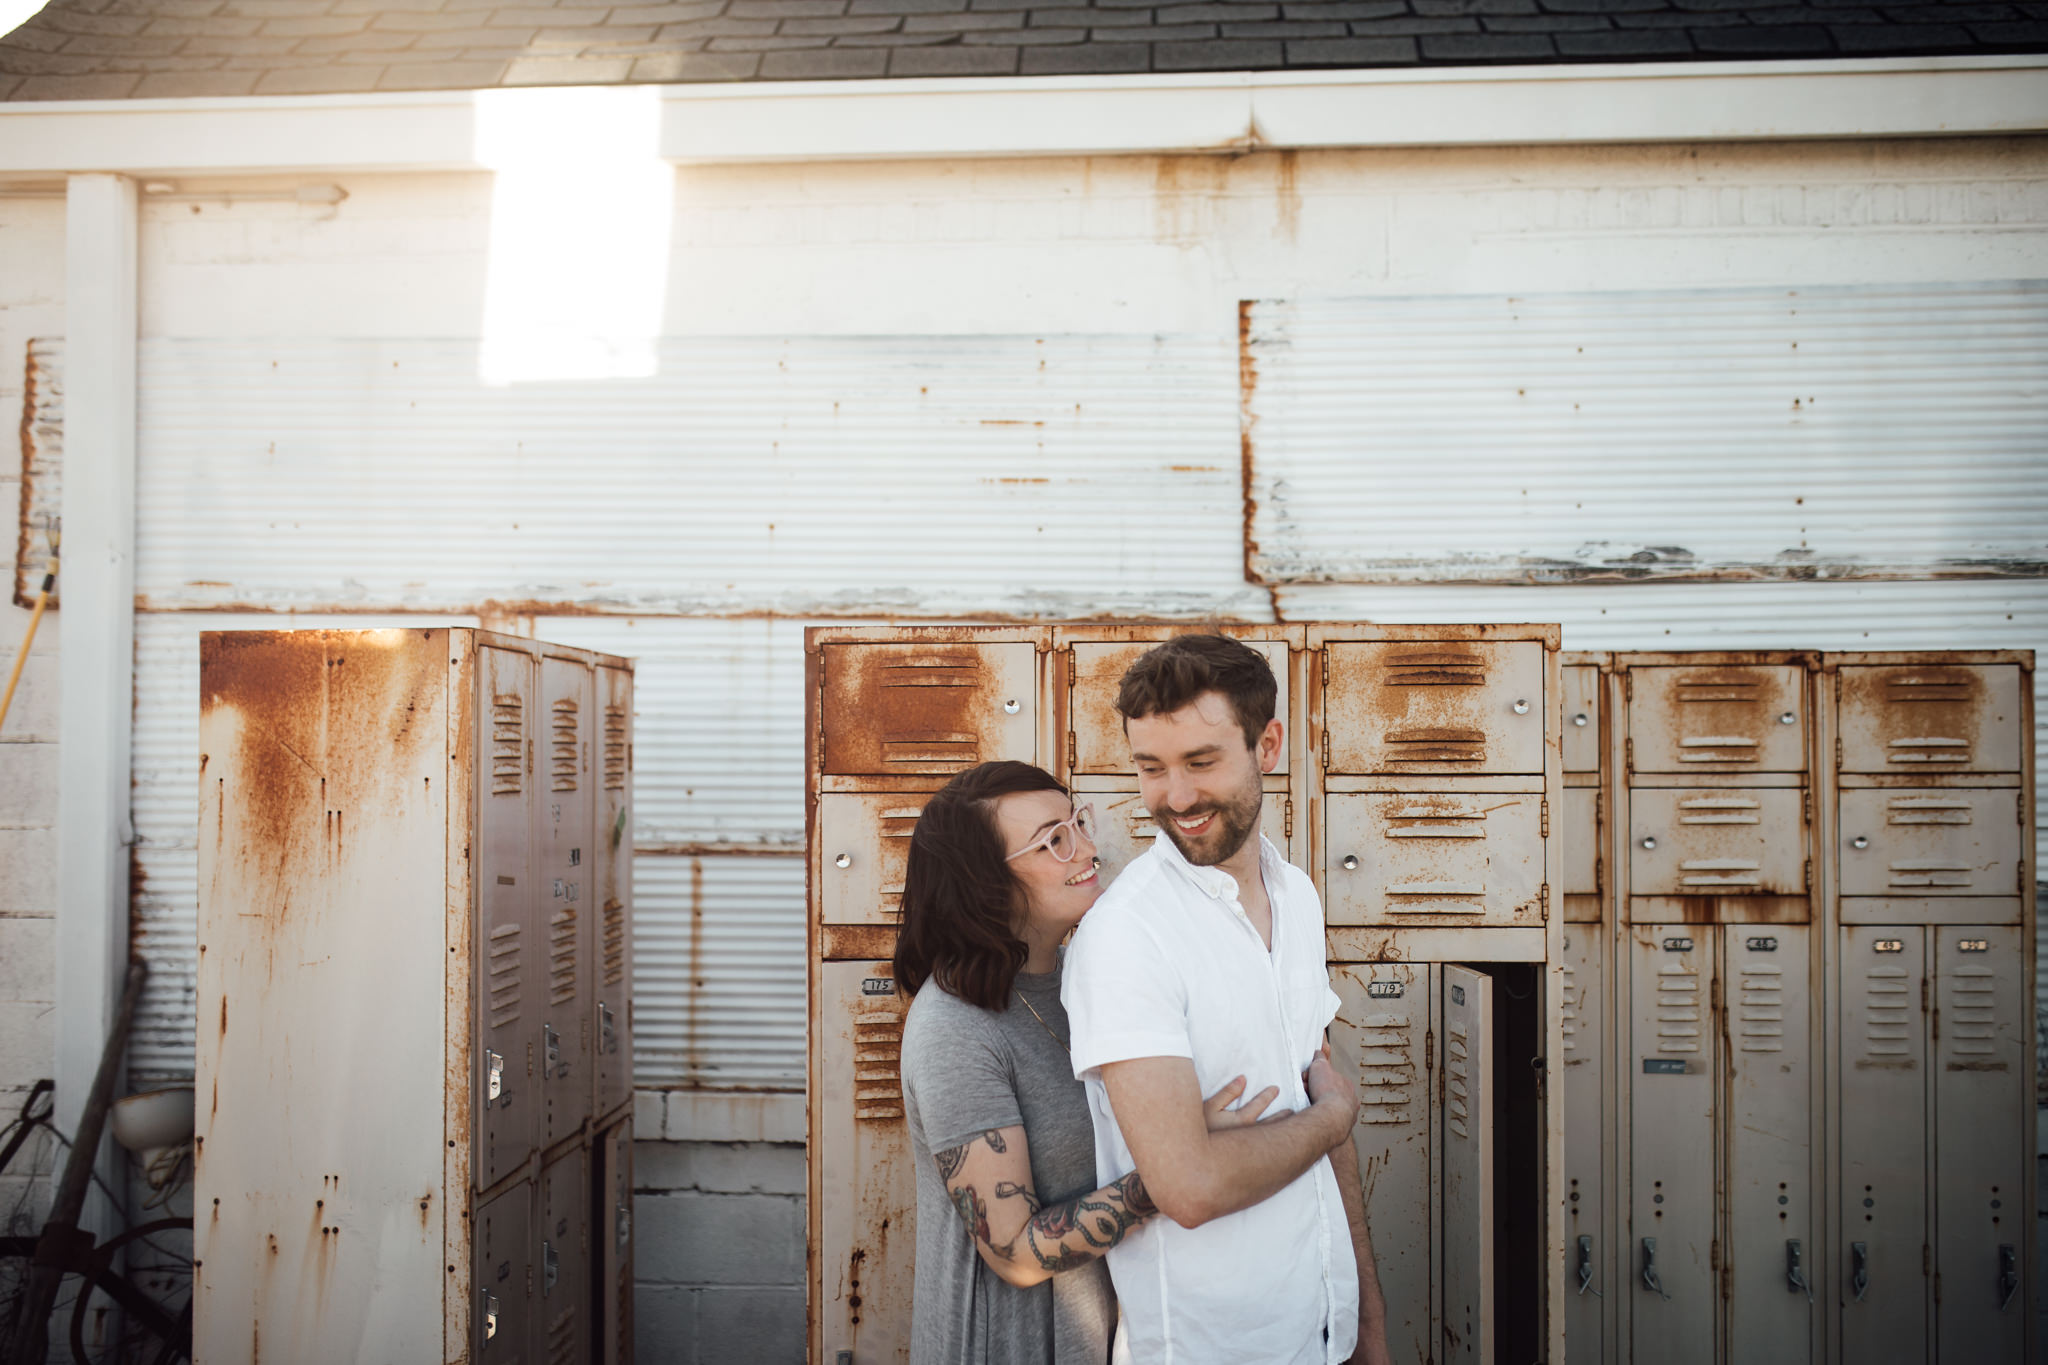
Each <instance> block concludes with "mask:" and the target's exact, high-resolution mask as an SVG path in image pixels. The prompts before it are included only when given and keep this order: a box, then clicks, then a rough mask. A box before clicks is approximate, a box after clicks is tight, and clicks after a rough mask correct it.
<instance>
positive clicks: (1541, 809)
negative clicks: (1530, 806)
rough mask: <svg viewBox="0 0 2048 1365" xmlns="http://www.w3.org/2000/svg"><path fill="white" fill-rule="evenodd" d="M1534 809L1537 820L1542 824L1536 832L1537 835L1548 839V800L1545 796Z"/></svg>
mask: <svg viewBox="0 0 2048 1365" xmlns="http://www.w3.org/2000/svg"><path fill="white" fill-rule="evenodd" d="M1536 809H1537V818H1538V819H1539V820H1540V821H1541V822H1542V825H1543V828H1541V829H1540V830H1538V831H1537V833H1538V834H1540V835H1542V836H1543V837H1544V838H1546V839H1548V838H1549V837H1550V798H1549V797H1547V796H1546V797H1544V798H1543V800H1542V801H1541V802H1540V803H1539V804H1538V805H1537V807H1536Z"/></svg>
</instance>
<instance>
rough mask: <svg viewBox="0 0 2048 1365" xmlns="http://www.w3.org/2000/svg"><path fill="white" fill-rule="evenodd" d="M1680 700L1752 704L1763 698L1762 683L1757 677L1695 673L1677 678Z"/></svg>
mask: <svg viewBox="0 0 2048 1365" xmlns="http://www.w3.org/2000/svg"><path fill="white" fill-rule="evenodd" d="M1677 699H1678V700H1679V701H1682V702H1710V703H1715V704H1719V703H1722V702H1736V703H1738V704H1747V705H1751V706H1754V705H1756V704H1758V703H1759V702H1761V701H1762V700H1763V699H1764V685H1763V681H1762V680H1761V679H1759V678H1751V677H1744V676H1742V675H1740V674H1737V675H1734V676H1726V675H1717V674H1713V673H1695V674H1693V675H1692V676H1690V677H1685V678H1680V679H1679V680H1678V697H1677Z"/></svg>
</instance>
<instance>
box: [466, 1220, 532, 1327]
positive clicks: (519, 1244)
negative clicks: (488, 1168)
mask: <svg viewBox="0 0 2048 1365" xmlns="http://www.w3.org/2000/svg"><path fill="white" fill-rule="evenodd" d="M534 1212H535V1195H534V1189H533V1185H532V1184H531V1182H528V1181H521V1182H519V1183H518V1184H516V1185H513V1186H512V1187H511V1188H509V1189H507V1190H505V1191H503V1192H502V1193H500V1194H499V1195H497V1196H496V1197H495V1198H492V1199H490V1200H488V1201H487V1202H485V1203H484V1204H482V1205H480V1206H479V1207H478V1208H477V1211H476V1216H475V1222H476V1240H475V1241H474V1243H473V1244H472V1247H473V1252H472V1254H473V1258H474V1259H473V1261H472V1264H471V1268H470V1283H471V1284H472V1285H474V1286H475V1290H476V1302H475V1303H474V1304H473V1305H472V1306H471V1308H470V1318H469V1320H470V1325H471V1331H470V1343H471V1350H472V1352H473V1353H474V1358H475V1360H476V1361H477V1365H526V1362H528V1361H531V1360H533V1358H534V1355H535V1352H533V1351H532V1350H531V1345H532V1338H533V1326H532V1324H533V1245H534V1239H533V1220H534Z"/></svg>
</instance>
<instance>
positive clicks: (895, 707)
mask: <svg viewBox="0 0 2048 1365" xmlns="http://www.w3.org/2000/svg"><path fill="white" fill-rule="evenodd" d="M1186 629H1188V627H1182V626H1173V625H1162V624H1157V623H1143V624H1140V623H1114V622H1111V623H1101V622H1096V623H1085V624H1072V625H1060V626H1051V627H1045V628H1040V629H1018V628H970V627H906V628H830V629H823V628H821V629H814V630H812V631H810V632H809V633H808V635H807V637H806V646H805V647H806V658H807V666H808V670H809V671H808V685H807V698H808V705H809V714H808V719H807V733H808V734H809V736H810V737H811V739H810V744H809V746H808V747H809V754H808V777H809V781H810V790H811V793H812V797H813V800H812V806H811V816H810V822H809V852H810V942H811V1010H812V1013H811V1051H810V1065H811V1094H812V1097H813V1103H812V1105H811V1120H810V1122H811V1128H810V1139H811V1146H810V1150H811V1167H810V1190H811V1200H810V1218H811V1227H810V1238H811V1242H810V1246H811V1258H810V1266H811V1285H810V1294H811V1315H810V1316H811V1333H812V1335H811V1349H812V1353H813V1358H814V1359H816V1360H819V1361H823V1362H827V1363H828V1365H840V1362H841V1361H848V1362H851V1365H867V1362H871V1361H900V1360H904V1359H907V1338H908V1332H909V1320H910V1293H911V1282H910V1252H911V1248H912V1247H913V1245H914V1240H915V1234H914V1229H913V1226H912V1222H913V1215H914V1197H913V1188H914V1187H913V1184H912V1177H913V1169H912V1167H911V1165H910V1158H909V1152H908V1148H907V1134H906V1133H905V1130H904V1123H903V1119H902V1092H901V1078H900V1074H899V1064H900V1048H901V1036H902V1022H901V1021H902V1012H903V1009H904V1007H905V1004H906V1002H905V1001H903V1000H902V999H901V998H900V996H899V995H898V993H897V990H896V983H895V981H894V980H893V978H892V977H891V975H890V972H889V957H890V955H891V953H892V951H893V947H894V937H895V925H896V923H897V915H898V911H899V904H900V898H901V894H902V885H903V870H904V866H905V859H906V853H907V849H908V841H909V837H910V833H911V830H912V829H913V828H914V827H915V824H916V821H917V817H918V814H919V812H920V811H921V810H922V808H923V803H924V802H925V800H926V799H928V797H929V796H930V794H931V793H932V792H933V791H935V790H937V788H938V787H939V786H940V785H942V784H943V783H944V782H945V780H946V778H947V777H949V776H950V775H952V774H953V773H956V772H959V771H961V770H963V769H965V768H967V767H969V766H971V765H972V764H974V763H978V762H981V761H984V760H988V759H995V758H1016V759H1023V760H1026V761H1033V762H1037V763H1039V764H1040V766H1042V767H1045V768H1047V769H1048V770H1050V771H1052V772H1053V773H1054V774H1055V775H1056V776H1058V777H1059V778H1060V779H1061V780H1062V781H1065V782H1067V783H1069V784H1070V786H1071V787H1072V789H1073V790H1074V792H1075V795H1076V799H1077V800H1081V801H1087V802H1092V803H1093V804H1094V806H1095V808H1096V812H1097V814H1098V816H1099V817H1100V825H1101V830H1102V832H1101V836H1100V839H1099V849H1100V853H1101V856H1102V858H1103V860H1104V863H1105V867H1106V868H1107V869H1108V870H1110V871H1111V872H1114V871H1116V870H1120V869H1121V868H1122V867H1123V866H1124V865H1125V864H1127V863H1128V862H1129V860H1130V859H1131V858H1134V857H1136V856H1138V855H1139V854H1141V853H1142V852H1143V851H1144V850H1145V848H1146V847H1147V846H1148V843H1149V841H1150V840H1151V839H1152V838H1153V837H1155V835H1156V833H1157V826H1156V824H1155V823H1154V822H1153V820H1152V816H1151V813H1150V812H1149V811H1147V810H1146V809H1145V808H1144V804H1143V801H1142V799H1141V798H1140V796H1139V793H1138V784H1137V781H1136V777H1135V775H1134V773H1133V772H1132V769H1131V764H1130V761H1129V757H1128V750H1127V748H1126V746H1125V741H1124V737H1123V732H1122V724H1121V720H1120V718H1119V717H1118V716H1117V714H1116V712H1115V709H1114V697H1115V692H1116V687H1117V683H1118V681H1119V680H1120V679H1121V677H1122V674H1123V671H1124V669H1125V668H1127V667H1128V666H1129V664H1130V662H1131V661H1132V660H1133V659H1135V658H1136V657H1137V656H1138V655H1139V654H1140V653H1142V652H1143V650H1144V649H1146V648H1148V647H1149V646H1150V645H1151V644H1152V643H1154V642H1156V641H1160V640H1164V639H1166V638H1168V637H1170V636H1172V635H1175V634H1179V633H1182V632H1183V631H1184V630H1186ZM1223 629H1224V630H1225V631H1226V632H1227V633H1229V634H1231V635H1233V636H1235V637H1236V638H1239V639H1242V640H1244V641H1245V642H1246V643H1248V644H1250V645H1251V646H1252V647H1253V648H1255V649H1258V650H1260V651H1261V652H1262V653H1264V654H1265V655H1266V657H1267V659H1268V660H1269V661H1270V662H1271V664H1272V665H1273V669H1274V674H1275V679H1276V681H1277V683H1278V684H1279V697H1278V700H1277V703H1276V710H1277V714H1278V715H1279V716H1280V718H1281V719H1282V720H1283V721H1284V722H1285V724H1286V726H1287V730H1288V741H1287V744H1286V746H1285V750H1284V754H1283V756H1282V760H1281V762H1280V763H1279V764H1278V765H1277V767H1276V770H1275V771H1274V772H1273V773H1271V774H1268V775H1267V777H1266V779H1265V782H1264V797H1265V799H1264V804H1263V808H1262V813H1261V820H1262V825H1261V828H1262V830H1263V832H1264V833H1265V835H1266V837H1267V838H1269V839H1271V840H1272V841H1273V842H1274V844H1275V845H1276V846H1277V847H1279V848H1280V849H1281V850H1282V851H1283V852H1284V853H1285V854H1286V855H1287V856H1288V857H1289V858H1290V859H1291V860H1292V861H1293V862H1295V863H1296V864H1297V865H1298V866H1301V867H1303V868H1305V869H1307V870H1308V871H1309V872H1310V874H1311V876H1312V877H1313V878H1314V879H1315V881H1316V883H1317V885H1318V888H1319V890H1320V891H1321V893H1322V895H1323V898H1324V905H1325V910H1326V917H1327V920H1328V922H1329V925H1330V944H1329V952H1330V961H1331V966H1332V982H1333V985H1334V986H1335V987H1336V989H1337V991H1338V993H1339V995H1340V997H1341V999H1342V1000H1343V1002H1344V1004H1343V1007H1342V1009H1341V1010H1340V1013H1339V1016H1338V1019H1337V1021H1336V1022H1335V1024H1334V1025H1333V1026H1332V1029H1331V1034H1332V1042H1333V1046H1334V1050H1335V1051H1337V1052H1338V1053H1339V1054H1340V1056H1342V1057H1343V1058H1345V1059H1346V1061H1347V1064H1349V1065H1351V1066H1354V1067H1355V1068H1356V1069H1357V1074H1358V1079H1359V1084H1360V1090H1361V1100H1362V1103H1361V1120H1360V1123H1359V1127H1358V1130H1357V1132H1356V1134H1355V1144H1354V1145H1355V1149H1356V1152H1357V1156H1358V1161H1359V1164H1360V1170H1361V1175H1362V1183H1363V1185H1364V1186H1365V1188H1366V1189H1367V1190H1368V1191H1369V1194H1368V1202H1367V1218H1368V1221H1369V1223H1370V1225H1371V1228H1372V1230H1373V1239H1374V1246H1375V1250H1376V1253H1377V1260H1378V1269H1379V1271H1380V1274H1381V1277H1382V1280H1383V1283H1384V1285H1385V1286H1386V1293H1387V1296H1388V1300H1389V1310H1390V1314H1391V1315H1392V1318H1393V1324H1392V1331H1391V1336H1392V1337H1393V1339H1394V1345H1395V1350H1396V1359H1400V1360H1413V1361H1415V1362H1417V1365H1422V1362H1426V1361H1430V1360H1432V1359H1435V1360H1448V1359H1453V1358H1456V1359H1469V1360H1485V1359H1493V1358H1499V1359H1504V1360H1505V1359H1515V1358H1519V1357H1520V1356H1521V1355H1524V1354H1526V1355H1528V1356H1529V1357H1531V1358H1533V1357H1536V1356H1543V1355H1547V1356H1548V1357H1550V1358H1552V1359H1557V1358H1559V1357H1560V1356H1561V1354H1562V1352H1561V1348H1560V1343H1561V1340H1562V1332H1563V1320H1564V1319H1563V1297H1562V1286H1561V1282H1560V1279H1559V1275H1560V1274H1561V1273H1562V1272H1561V1267H1562V1265H1563V1257H1564V1252H1563V1246H1562V1240H1561V1239H1562V1237H1563V1221H1562V1219H1563V1214H1562V1209H1561V1205H1562V1200H1560V1199H1558V1198H1557V1197H1556V1191H1557V1190H1558V1188H1559V1186H1560V1184H1561V1182H1562V1169H1563V1168H1562V1164H1561V1162H1562V1146H1563V1145H1562V1143H1561V1141H1559V1134H1560V1125H1561V1123H1562V1109H1561V1104H1560V1099H1559V1094H1558V1089H1559V1088H1558V1087H1546V1086H1544V1085H1542V1083H1541V1076H1542V1073H1543V1070H1544V1068H1545V1067H1548V1066H1551V1065H1553V1064H1554V1062H1553V1059H1555V1058H1556V1057H1557V1056H1558V1055H1559V1048H1560V1046H1561V1034H1559V1033H1558V1032H1557V1028H1556V1014H1557V1009H1556V1002H1557V1001H1558V1000H1559V999H1560V992H1561V990H1562V964H1561V961H1560V958H1559V953H1558V946H1557V945H1558V941H1559V940H1558V935H1559V931H1560V930H1561V928H1562V926H1563V916H1562V914H1561V913H1560V911H1559V908H1558V906H1557V892H1556V888H1557V887H1558V886H1559V885H1560V884H1561V881H1562V875H1563V874H1562V871H1561V869H1560V867H1559V865H1558V861H1557V860H1558V858H1559V857H1561V856H1562V855H1561V853H1554V852H1553V840H1552V836H1551V832H1550V831H1551V822H1552V820H1553V819H1554V818H1556V814H1555V813H1556V800H1557V796H1558V792H1559V790H1560V789H1559V785H1558V782H1557V777H1558V767H1557V765H1558V754H1559V742H1558V737H1557V732H1556V727H1557V724H1558V722H1557V717H1558V715H1559V710H1558V706H1557V705H1556V703H1557V701H1558V699H1559V697H1560V692H1559V690H1558V683H1557V674H1556V649H1557V642H1556V631H1555V629H1554V628H1550V627H1540V626H1514V627H1471V626H1458V627H1403V628H1399V629H1388V628H1382V627H1375V626H1350V625H1344V626H1302V625H1289V626H1274V625H1268V626H1232V627H1224V628H1223ZM1326 679H1335V683H1334V685H1326V681H1325V680H1326ZM1396 702H1398V704H1399V706H1398V709H1399V715H1397V716H1391V717H1390V716H1389V706H1390V704H1392V703H1396ZM1390 720H1391V722H1392V723H1388V722H1389V721H1390ZM1451 964H1460V965H1459V966H1455V967H1454V966H1453V965H1451ZM1457 970H1464V971H1466V972H1467V973H1468V976H1469V977H1470V978H1476V981H1475V980H1470V979H1468V980H1461V981H1460V982H1459V983H1458V984H1459V985H1460V989H1461V990H1463V991H1464V992H1465V994H1466V996H1467V998H1468V1000H1469V999H1472V998H1473V997H1474V996H1475V995H1478V994H1480V993H1487V994H1488V995H1489V996H1490V999H1491V1000H1492V1002H1493V1005H1494V1009H1493V1010H1492V1011H1491V1012H1490V1013H1488V1012H1485V1011H1484V1010H1483V1009H1482V1013H1481V1014H1480V1015H1479V1016H1478V1017H1476V1018H1473V1017H1464V1016H1461V1017H1460V1019H1459V1021H1458V1026H1459V1028H1460V1030H1461V1033H1460V1037H1459V1044H1458V1045H1459V1047H1460V1048H1461V1049H1463V1051H1462V1052H1461V1053H1460V1055H1459V1057H1458V1059H1457V1065H1458V1067H1459V1068H1460V1071H1461V1075H1460V1077H1459V1079H1458V1089H1457V1091H1456V1092H1453V1091H1452V1090H1451V1089H1450V1088H1449V1083H1450V1081H1451V1071H1450V1062H1451V1058H1450V1054H1449V1052H1448V1051H1447V1048H1448V1045H1449V1042H1450V1038H1449V1034H1448V1032H1447V1029H1448V1024H1447V1022H1446V1018H1445V1011H1446V1010H1447V1009H1448V1008H1450V1007H1449V1006H1447V1005H1446V1004H1445V1003H1444V1000H1445V996H1444V994H1443V992H1442V990H1441V983H1442V982H1443V980H1444V979H1445V977H1446V975H1447V974H1448V973H1452V972H1454V971H1457ZM1503 973H1505V975H1503ZM1504 1005H1505V1008H1504V1007H1503V1006H1504ZM1504 1046H1505V1048H1506V1051H1505V1052H1504V1051H1503V1047H1504ZM1503 1056H1511V1057H1512V1058H1513V1060H1512V1061H1508V1062H1498V1063H1497V1064H1492V1063H1489V1058H1494V1059H1497V1058H1500V1057H1503ZM1453 1105H1455V1106H1456V1114H1455V1117H1456V1119H1457V1129H1458V1131H1457V1132H1456V1133H1455V1134H1453V1132H1452V1130H1451V1128H1450V1126H1449V1122H1448V1117H1447V1116H1449V1115H1451V1113H1452V1106H1453ZM1487 1120H1490V1122H1486V1121H1487ZM1483 1122H1486V1126H1484V1127H1482V1123H1483ZM1447 1143H1450V1144H1454V1145H1452V1146H1450V1147H1448V1148H1447V1147H1446V1144H1447ZM1453 1170H1455V1172H1457V1173H1458V1174H1457V1178H1454V1179H1452V1180H1451V1181H1450V1183H1448V1184H1447V1183H1446V1176H1447V1174H1450V1173H1451V1172H1453ZM1504 1190H1506V1191H1512V1193H1510V1194H1503V1193H1502V1191H1504ZM1489 1200H1491V1201H1493V1202H1492V1203H1491V1204H1489V1203H1488V1202H1487V1201H1489ZM1538 1262H1541V1263H1543V1264H1545V1265H1547V1266H1552V1267H1559V1268H1560V1269H1558V1270H1554V1271H1552V1272H1550V1273H1546V1274H1543V1275H1540V1276H1538V1277H1536V1278H1535V1279H1533V1280H1532V1279H1531V1278H1530V1276H1529V1275H1528V1274H1527V1266H1529V1265H1532V1264H1536V1263H1538ZM1506 1270H1511V1271H1512V1273H1503V1272H1504V1271H1506ZM1447 1285H1450V1286H1455V1287H1456V1288H1457V1289H1458V1291H1459V1294H1460V1295H1461V1296H1462V1298H1460V1299H1459V1300H1458V1301H1456V1302H1451V1301H1448V1300H1447V1299H1446V1297H1445V1292H1446V1286H1447ZM1468 1328H1469V1329H1470V1330H1469V1331H1468ZM1503 1351H1505V1352H1506V1354H1502V1352H1503ZM842 1353H845V1354H842Z"/></svg>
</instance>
